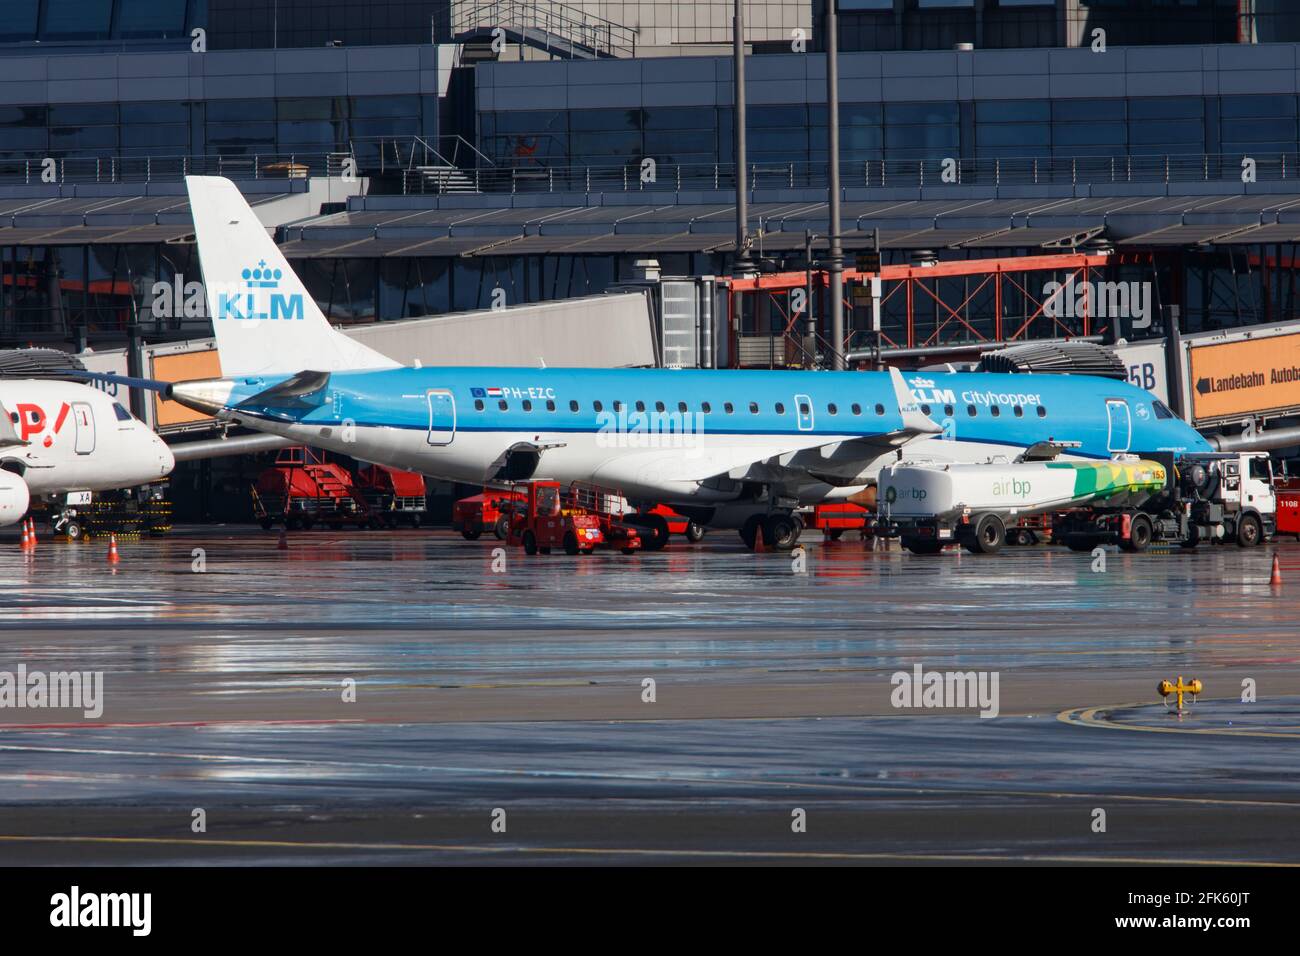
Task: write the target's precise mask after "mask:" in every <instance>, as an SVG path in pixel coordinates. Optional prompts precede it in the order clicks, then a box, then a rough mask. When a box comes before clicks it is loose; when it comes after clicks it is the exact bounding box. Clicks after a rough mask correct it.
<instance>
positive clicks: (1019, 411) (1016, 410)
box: [1011, 405, 1025, 418]
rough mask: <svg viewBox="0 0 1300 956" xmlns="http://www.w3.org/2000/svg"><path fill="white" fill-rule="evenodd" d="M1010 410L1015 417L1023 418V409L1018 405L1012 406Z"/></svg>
mask: <svg viewBox="0 0 1300 956" xmlns="http://www.w3.org/2000/svg"><path fill="white" fill-rule="evenodd" d="M1011 411H1012V412H1014V413H1015V416H1016V418H1024V417H1025V410H1024V409H1023V408H1021V407H1020V406H1019V405H1015V406H1012V408H1011Z"/></svg>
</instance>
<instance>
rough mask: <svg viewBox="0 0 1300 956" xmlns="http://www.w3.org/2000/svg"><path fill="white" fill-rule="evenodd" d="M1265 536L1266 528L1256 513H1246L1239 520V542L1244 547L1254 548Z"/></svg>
mask: <svg viewBox="0 0 1300 956" xmlns="http://www.w3.org/2000/svg"><path fill="white" fill-rule="evenodd" d="M1263 538H1264V529H1263V527H1262V526H1261V525H1260V523H1259V519H1258V518H1256V517H1255V516H1254V515H1244V516H1243V517H1242V519H1241V520H1240V521H1238V522H1237V544H1238V545H1239V546H1241V547H1243V548H1253V547H1255V545H1257V544H1259V543H1260V541H1262V540H1263Z"/></svg>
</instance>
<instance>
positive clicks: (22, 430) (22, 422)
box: [15, 403, 45, 441]
mask: <svg viewBox="0 0 1300 956" xmlns="http://www.w3.org/2000/svg"><path fill="white" fill-rule="evenodd" d="M15 410H16V411H17V412H18V437H19V438H21V439H22V440H23V441H27V440H28V439H30V438H31V437H32V436H33V435H39V434H40V433H41V432H43V431H45V412H43V411H41V406H39V405H27V404H21V403H20V404H18V405H17V406H15Z"/></svg>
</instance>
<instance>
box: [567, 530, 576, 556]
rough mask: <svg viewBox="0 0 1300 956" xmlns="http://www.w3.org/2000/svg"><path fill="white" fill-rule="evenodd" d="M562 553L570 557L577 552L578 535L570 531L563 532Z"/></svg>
mask: <svg viewBox="0 0 1300 956" xmlns="http://www.w3.org/2000/svg"><path fill="white" fill-rule="evenodd" d="M564 553H565V554H567V555H569V556H570V557H572V556H573V555H576V554H577V553H578V536H577V535H575V534H574V533H573V532H572V531H566V532H565V533H564Z"/></svg>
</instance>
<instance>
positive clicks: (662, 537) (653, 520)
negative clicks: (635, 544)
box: [629, 514, 668, 551]
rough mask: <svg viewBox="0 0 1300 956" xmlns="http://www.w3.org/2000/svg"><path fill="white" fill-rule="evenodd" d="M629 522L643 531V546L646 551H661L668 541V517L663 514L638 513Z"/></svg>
mask: <svg viewBox="0 0 1300 956" xmlns="http://www.w3.org/2000/svg"><path fill="white" fill-rule="evenodd" d="M633 517H634V519H635V520H634V521H632V522H629V523H630V524H632V525H633V526H634V527H635V528H636V529H637V531H639V532H640V533H641V547H642V549H643V550H645V551H659V550H661V549H662V548H663V546H664V545H666V544H667V543H668V519H667V518H665V517H664V516H663V515H655V514H638V515H634V516H633Z"/></svg>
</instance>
